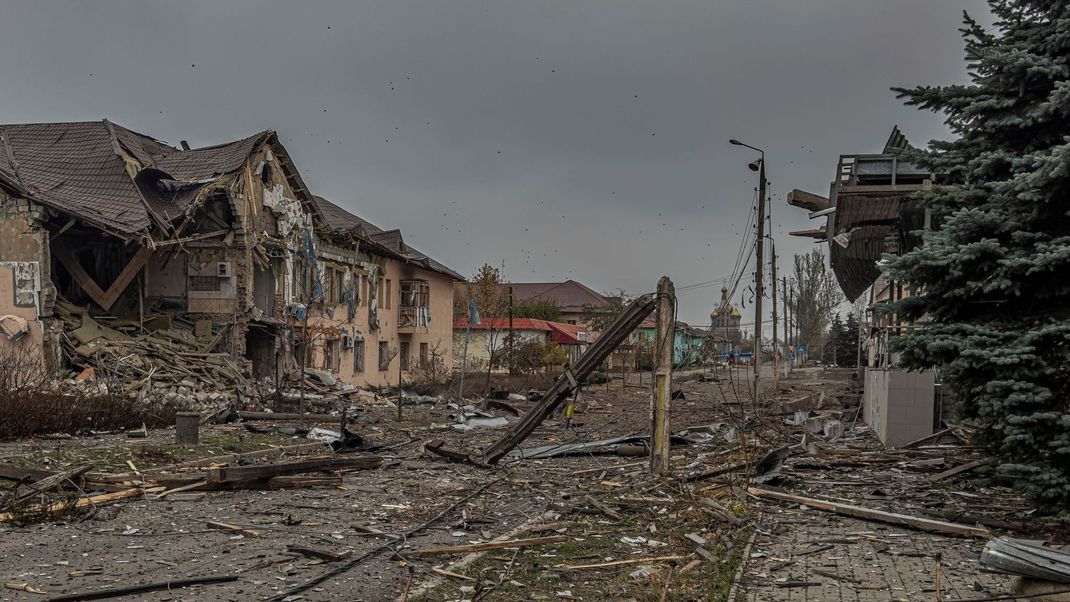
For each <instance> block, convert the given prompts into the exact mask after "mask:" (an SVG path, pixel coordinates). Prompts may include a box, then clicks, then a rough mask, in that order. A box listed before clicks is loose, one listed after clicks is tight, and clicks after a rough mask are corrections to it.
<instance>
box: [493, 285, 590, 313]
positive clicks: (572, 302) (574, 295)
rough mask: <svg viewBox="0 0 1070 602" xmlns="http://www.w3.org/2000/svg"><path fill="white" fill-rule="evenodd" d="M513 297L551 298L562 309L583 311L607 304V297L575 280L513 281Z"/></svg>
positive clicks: (523, 298) (520, 298) (516, 299)
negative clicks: (586, 307) (589, 307)
mask: <svg viewBox="0 0 1070 602" xmlns="http://www.w3.org/2000/svg"><path fill="white" fill-rule="evenodd" d="M507 286H511V287H513V299H514V300H515V301H516V302H521V301H527V300H528V299H550V300H553V301H554V302H555V303H557V306H558V307H559V308H560V309H561V311H567V312H578V311H583V308H584V307H585V306H592V307H598V306H600V305H605V304H606V303H607V302H608V301H607V299H606V298H605V297H604V296H602V295H600V294H599V293H598V292H597V291H595V290H594V289H592V288H590V287H588V286H585V285H583V284H580V283H579V282H576V281H575V280H566V281H564V282H513V283H512V284H509V285H507Z"/></svg>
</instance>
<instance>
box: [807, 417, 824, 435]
mask: <svg viewBox="0 0 1070 602" xmlns="http://www.w3.org/2000/svg"><path fill="white" fill-rule="evenodd" d="M824 428H825V419H824V418H822V417H821V416H814V417H813V418H807V419H806V422H804V423H803V432H804V433H820V432H821V431H822V430H823V429H824Z"/></svg>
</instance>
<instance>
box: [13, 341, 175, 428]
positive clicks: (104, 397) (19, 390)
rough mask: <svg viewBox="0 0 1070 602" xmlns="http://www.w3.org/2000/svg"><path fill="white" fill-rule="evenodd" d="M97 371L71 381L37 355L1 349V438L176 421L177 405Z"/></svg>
mask: <svg viewBox="0 0 1070 602" xmlns="http://www.w3.org/2000/svg"><path fill="white" fill-rule="evenodd" d="M96 372H97V374H98V377H97V380H96V382H94V383H83V384H79V385H72V384H69V383H64V382H62V381H57V380H56V379H54V378H52V376H53V375H52V374H49V373H48V371H47V369H46V368H45V365H44V362H43V361H42V359H41V358H40V356H39V355H35V354H32V353H28V352H26V351H24V350H22V349H21V348H13V349H5V350H3V351H0V439H14V438H19V437H29V436H32V435H40V434H44V433H57V432H59V433H71V434H74V433H78V432H82V431H86V430H114V429H123V428H131V427H137V426H141V424H142V423H145V424H148V425H150V426H156V425H164V424H171V423H173V422H174V409H173V408H170V407H167V406H165V405H162V404H152V403H150V402H147V401H145V400H138V399H135V398H133V397H130V396H129V395H127V394H126V393H125V391H124V390H123V387H122V385H121V381H120V379H119V378H118V375H114V374H112V373H110V372H108V371H107V370H105V369H104V367H101V368H100V369H98V370H97V371H96Z"/></svg>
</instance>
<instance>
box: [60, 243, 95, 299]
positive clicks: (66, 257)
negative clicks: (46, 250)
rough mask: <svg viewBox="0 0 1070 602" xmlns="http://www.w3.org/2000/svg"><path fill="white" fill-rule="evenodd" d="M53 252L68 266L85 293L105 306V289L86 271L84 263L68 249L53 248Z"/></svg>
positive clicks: (68, 269) (72, 276) (65, 266)
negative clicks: (79, 261)
mask: <svg viewBox="0 0 1070 602" xmlns="http://www.w3.org/2000/svg"><path fill="white" fill-rule="evenodd" d="M52 254H53V255H55V256H56V259H58V260H59V262H60V264H62V265H63V267H64V268H66V270H67V272H68V273H69V274H70V275H71V278H74V281H75V282H77V283H78V286H80V287H81V288H82V290H83V291H85V294H87V295H89V297H90V298H91V299H92V300H93V301H96V303H97V305H100V306H102V307H103V303H101V302H102V301H103V300H104V289H102V288H100V285H99V284H97V283H96V281H95V280H93V277H92V276H90V275H89V273H88V272H86V271H85V268H83V267H82V264H80V263H78V260H77V259H75V257H74V256H73V255H71V254H70V252H69V251H68V250H67V249H62V250H60V249H53V250H52Z"/></svg>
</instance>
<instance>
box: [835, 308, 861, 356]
mask: <svg viewBox="0 0 1070 602" xmlns="http://www.w3.org/2000/svg"><path fill="white" fill-rule="evenodd" d="M836 365H837V366H841V367H844V368H854V367H856V366H857V365H858V320H856V319H855V316H854V314H853V313H850V312H848V314H847V320H845V321H844V323H843V330H841V331H840V342H839V343H837V345H836Z"/></svg>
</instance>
